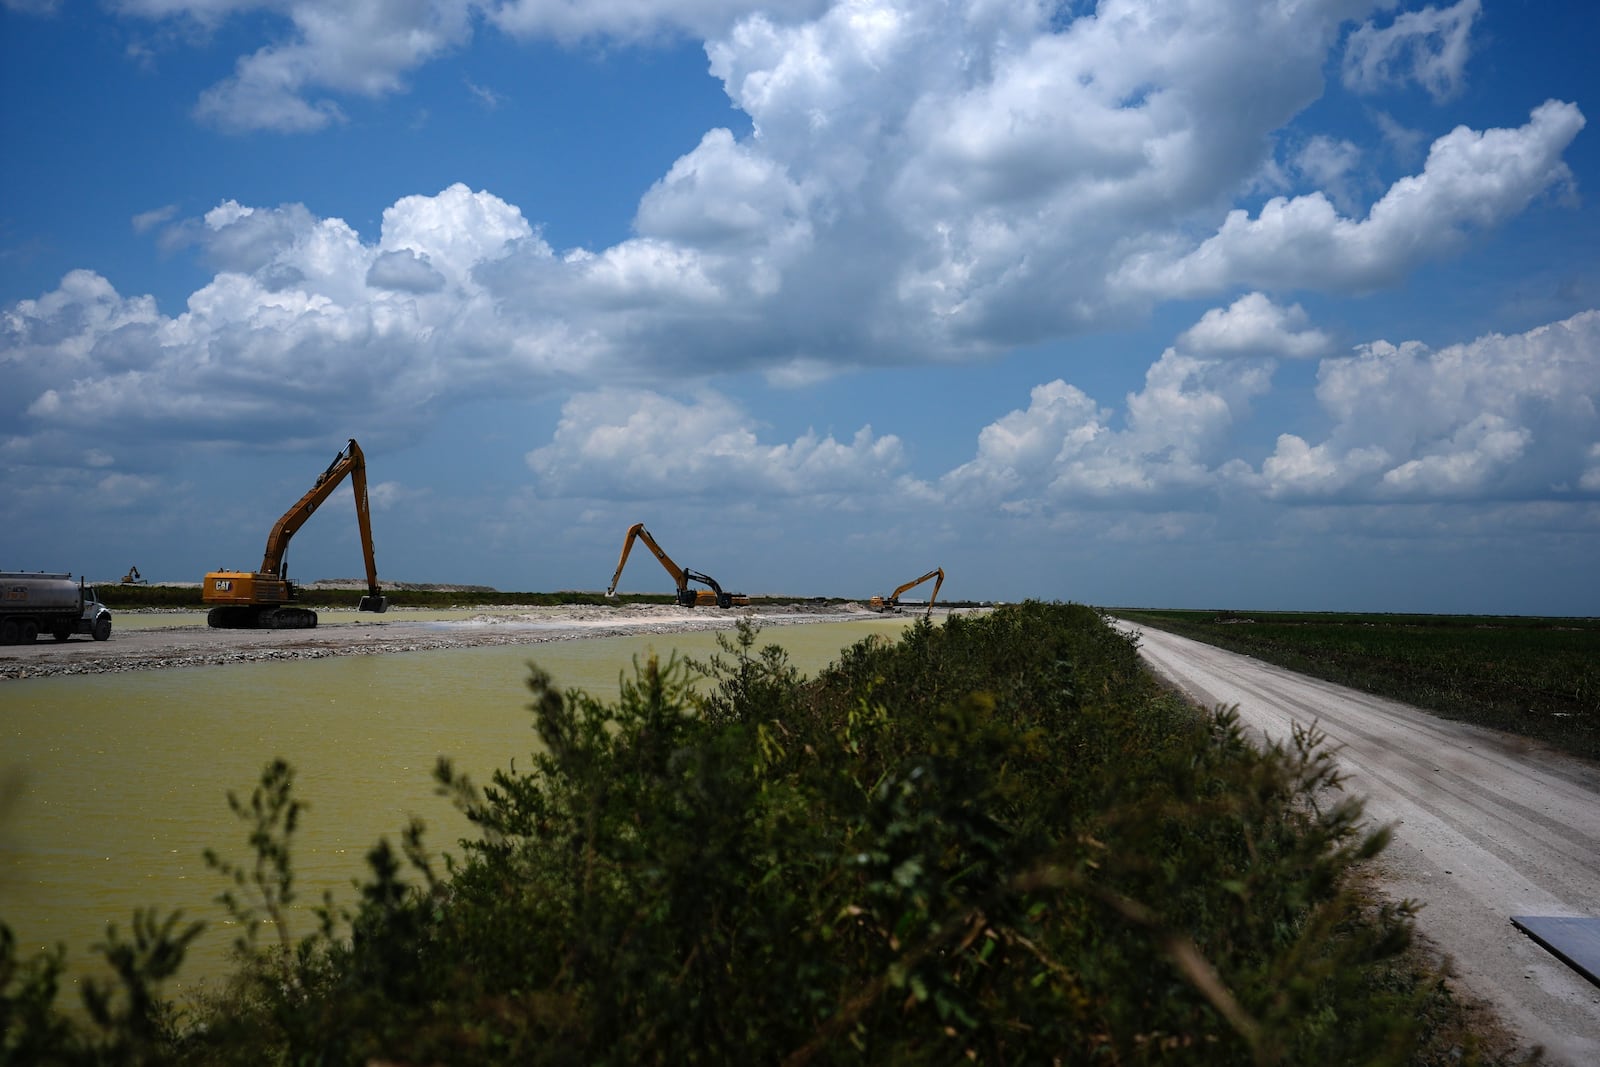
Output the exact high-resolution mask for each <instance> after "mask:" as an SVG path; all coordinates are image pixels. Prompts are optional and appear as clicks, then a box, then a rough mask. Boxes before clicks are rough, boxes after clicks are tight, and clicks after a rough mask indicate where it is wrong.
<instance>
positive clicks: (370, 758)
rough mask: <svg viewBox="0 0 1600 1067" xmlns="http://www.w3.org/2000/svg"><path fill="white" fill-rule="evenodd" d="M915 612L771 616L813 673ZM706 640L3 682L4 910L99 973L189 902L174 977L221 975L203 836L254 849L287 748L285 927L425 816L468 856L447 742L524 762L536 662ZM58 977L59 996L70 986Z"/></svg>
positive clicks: (486, 762)
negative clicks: (254, 812)
mask: <svg viewBox="0 0 1600 1067" xmlns="http://www.w3.org/2000/svg"><path fill="white" fill-rule="evenodd" d="M908 621H909V620H907V619H905V618H901V617H891V618H874V619H871V620H864V621H860V622H846V623H818V624H808V625H792V626H779V627H772V628H769V629H767V630H764V631H762V633H761V635H760V641H759V643H760V644H761V645H767V644H778V645H781V646H783V647H784V648H785V649H786V650H787V652H788V653H789V657H790V661H791V662H792V663H794V664H795V666H796V667H797V668H799V669H800V670H801V671H802V672H803V673H805V674H812V673H815V672H816V671H817V670H819V669H821V668H822V667H824V666H826V665H827V664H828V663H830V662H832V661H833V660H834V659H836V658H837V656H838V653H839V651H840V650H841V649H843V648H845V647H847V646H849V645H850V644H853V643H854V642H856V641H859V640H861V639H862V638H863V637H865V636H867V635H868V634H872V633H887V634H890V635H892V634H895V633H898V632H899V630H900V629H901V628H902V627H904V626H905V625H907V624H908ZM674 650H676V651H678V652H680V653H682V654H686V655H690V656H694V657H698V658H705V657H707V656H709V655H711V654H712V653H714V652H716V651H717V646H716V635H715V634H714V633H684V634H668V635H658V634H641V635H628V636H612V637H595V638H588V639H584V640H573V641H559V642H551V643H546V644H539V645H532V646H513V647H491V648H468V649H453V650H443V651H431V652H416V653H400V654H392V655H375V656H342V657H336V658H330V659H320V660H289V661H284V662H278V663H247V664H235V665H228V666H219V667H199V668H187V669H168V670H150V671H132V672H121V673H108V674H89V675H71V676H56V677H50V678H40V679H32V680H22V681H10V682H0V919H3V920H4V921H5V922H6V923H7V924H8V925H10V926H11V928H12V930H13V932H14V933H15V934H16V935H17V940H18V948H19V950H20V952H21V953H22V954H23V956H24V957H27V956H31V955H32V954H33V953H34V952H36V951H38V950H39V949H42V948H44V947H46V946H49V945H53V944H56V943H61V944H65V945H66V946H67V950H68V967H69V972H70V974H71V975H72V976H73V978H74V980H76V978H77V977H81V976H82V975H84V974H91V973H101V970H102V969H101V967H100V966H99V962H98V957H96V956H94V955H93V954H92V953H91V952H90V951H89V948H90V946H91V945H93V944H94V943H95V942H97V941H100V940H102V939H103V938H104V935H105V929H106V924H107V923H108V922H113V923H115V924H116V925H117V927H118V929H119V930H120V931H122V932H123V933H124V934H126V933H127V931H128V930H129V929H130V925H131V920H132V917H133V913H134V910H135V909H136V908H147V907H152V906H154V907H159V908H160V909H162V913H163V914H165V913H166V912H167V911H170V910H171V909H174V908H181V909H182V910H183V913H184V916H185V918H186V919H201V920H204V921H205V922H206V924H207V930H206V932H205V933H204V934H203V935H202V936H201V937H200V939H199V940H198V941H197V942H196V943H195V945H194V946H193V947H192V949H191V951H190V956H189V959H188V961H187V962H186V964H185V966H184V969H183V971H182V973H181V975H180V978H181V981H179V982H175V983H172V984H170V985H169V987H168V989H169V992H181V991H182V990H183V989H184V988H186V987H187V988H193V986H194V984H195V983H197V982H200V981H203V980H206V979H209V978H215V977H216V976H218V975H220V974H222V973H224V971H225V969H226V957H227V952H228V948H229V946H230V945H231V944H232V942H233V940H234V937H235V936H236V930H234V929H233V928H232V927H231V926H230V925H229V922H228V920H227V915H226V912H225V911H224V910H223V909H222V907H221V906H220V905H218V904H217V903H216V901H215V898H216V897H217V895H218V894H219V893H220V892H221V891H222V890H223V889H224V888H225V883H224V880H223V878H222V876H221V875H220V874H219V873H217V872H216V871H213V870H211V869H210V868H208V867H207V866H206V864H205V862H204V859H203V854H204V851H205V850H206V849H207V848H211V849H214V850H216V851H217V852H218V853H220V854H221V855H222V856H223V857H224V858H227V859H231V860H234V861H236V862H241V863H242V862H246V861H250V860H252V859H253V854H252V853H251V852H250V850H249V849H248V846H247V843H246V835H247V832H248V831H247V828H246V827H245V825H244V824H243V823H241V822H240V821H239V820H238V819H237V817H236V816H234V814H233V813H232V812H231V811H230V810H229V807H228V802H227V795H228V793H229V792H230V791H232V792H233V793H235V794H236V795H238V796H239V797H240V798H241V799H243V800H245V801H248V799H249V797H250V793H251V790H252V789H253V787H254V786H255V784H256V783H257V781H258V780H259V779H260V776H261V771H262V769H263V768H264V767H265V766H266V765H267V764H268V763H269V762H271V761H272V760H274V759H276V758H278V757H282V758H283V759H285V760H287V761H288V762H289V763H290V764H291V765H292V766H293V767H294V769H295V772H296V775H295V795H296V796H297V797H298V798H299V799H300V800H301V801H303V802H304V803H305V804H306V810H305V812H304V813H303V815H302V818H301V822H300V829H299V831H298V833H297V834H296V837H295V840H294V842H293V845H292V856H293V864H294V870H295V872H296V875H297V881H296V890H297V892H298V894H299V899H298V902H297V903H298V909H297V912H296V913H295V914H294V915H293V916H292V919H291V927H292V929H291V933H292V934H294V935H296V936H300V935H305V934H309V933H310V932H312V930H313V929H314V928H315V917H314V916H313V915H312V914H311V912H310V910H309V909H310V908H312V907H315V906H316V905H318V904H319V903H321V900H322V896H323V892H324V890H329V891H332V892H333V894H334V896H335V899H336V900H337V901H339V902H343V903H346V904H352V903H353V902H354V900H355V891H354V889H353V887H352V883H353V882H354V881H355V880H357V879H360V878H362V877H363V876H364V875H365V874H366V864H365V856H366V853H367V851H368V850H369V849H370V848H371V847H372V846H373V845H374V844H375V843H376V842H377V841H378V839H379V838H380V837H385V836H387V837H388V839H389V840H390V842H391V843H392V844H396V845H397V844H398V842H399V834H400V831H401V830H402V829H403V828H404V827H405V826H406V824H407V822H408V821H409V820H410V819H411V818H412V817H413V816H416V817H418V818H421V819H422V820H423V821H424V822H425V823H426V825H427V828H428V829H427V836H426V839H425V841H426V844H427V846H428V847H429V849H430V850H431V851H433V852H434V853H435V854H438V853H439V852H444V851H449V852H453V853H456V854H457V855H459V853H460V850H459V848H458V847H457V841H458V840H459V839H460V838H461V837H463V836H466V835H468V834H470V832H471V830H470V824H468V823H467V821H466V819H465V818H464V817H462V816H461V814H460V813H459V812H457V811H456V810H455V809H454V808H453V807H452V806H451V805H450V803H449V801H447V800H445V799H443V798H440V797H437V796H435V795H434V793H433V783H432V778H431V773H432V770H433V767H434V765H435V763H436V761H437V759H438V757H439V756H448V757H450V758H451V759H452V760H453V761H454V762H455V764H456V766H457V767H458V768H460V769H462V770H464V771H466V772H467V773H468V774H470V775H471V776H472V777H473V778H474V779H475V780H477V781H479V782H480V783H482V782H486V781H487V780H488V778H489V776H490V775H491V773H492V772H493V771H494V770H495V769H497V768H505V767H510V766H512V764H513V761H515V765H516V766H518V767H525V766H526V765H527V756H528V754H529V753H531V752H533V751H534V750H535V749H536V747H537V745H538V740H537V736H536V735H535V733H534V731H533V726H532V716H531V715H530V714H529V713H528V710H527V706H528V702H529V695H528V692H527V688H526V678H527V665H528V664H529V663H530V662H536V663H537V664H538V665H539V666H540V667H542V668H543V669H545V670H547V671H549V672H550V673H551V674H552V676H553V677H554V678H555V680H556V682H557V684H558V685H560V686H561V687H562V688H579V689H584V690H586V691H588V692H590V693H592V694H594V695H595V696H597V697H601V698H604V699H610V698H612V697H614V696H615V694H616V693H617V686H618V679H619V677H620V676H621V674H622V673H623V672H627V673H629V674H630V675H631V672H632V669H633V668H632V663H633V662H634V661H635V660H636V659H638V660H642V659H643V658H645V657H647V656H648V655H649V654H650V653H652V652H655V653H657V654H660V655H662V656H663V658H664V657H665V656H666V655H667V654H668V653H669V652H672V651H674ZM76 1000H77V998H76V994H75V993H72V992H70V991H68V992H66V993H64V995H63V998H62V1003H63V1006H70V1005H69V1004H67V1002H69V1001H70V1002H72V1003H76Z"/></svg>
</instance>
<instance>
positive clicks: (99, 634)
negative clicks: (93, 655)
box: [92, 619, 111, 641]
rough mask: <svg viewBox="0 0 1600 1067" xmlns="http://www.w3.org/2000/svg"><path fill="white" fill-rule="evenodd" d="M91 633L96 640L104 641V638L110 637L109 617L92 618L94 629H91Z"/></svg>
mask: <svg viewBox="0 0 1600 1067" xmlns="http://www.w3.org/2000/svg"><path fill="white" fill-rule="evenodd" d="M92 633H93V635H94V639H95V640H96V641H104V640H105V639H106V638H108V637H110V636H111V620H110V619H96V620H94V630H93V631H92Z"/></svg>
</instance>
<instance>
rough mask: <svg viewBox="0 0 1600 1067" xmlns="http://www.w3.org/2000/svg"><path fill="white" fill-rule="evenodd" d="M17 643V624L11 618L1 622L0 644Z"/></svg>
mask: <svg viewBox="0 0 1600 1067" xmlns="http://www.w3.org/2000/svg"><path fill="white" fill-rule="evenodd" d="M16 643H17V624H16V623H15V622H13V621H12V620H10V619H7V620H6V621H5V622H0V645H14V644H16Z"/></svg>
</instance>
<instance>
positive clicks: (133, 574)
mask: <svg viewBox="0 0 1600 1067" xmlns="http://www.w3.org/2000/svg"><path fill="white" fill-rule="evenodd" d="M122 584H123V585H149V584H150V583H149V582H148V581H146V580H145V577H144V575H142V574H140V573H139V568H138V567H129V568H128V573H127V574H124V575H123V576H122Z"/></svg>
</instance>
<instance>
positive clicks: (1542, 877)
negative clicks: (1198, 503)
mask: <svg viewBox="0 0 1600 1067" xmlns="http://www.w3.org/2000/svg"><path fill="white" fill-rule="evenodd" d="M1130 628H1131V627H1130ZM1140 649H1141V651H1142V653H1143V655H1144V657H1145V660H1146V661H1147V662H1148V663H1149V664H1150V665H1151V666H1152V667H1153V668H1154V669H1155V670H1157V671H1158V672H1159V673H1160V674H1162V675H1163V676H1164V677H1166V678H1167V679H1168V680H1169V681H1171V682H1172V683H1173V684H1174V685H1176V686H1177V687H1178V688H1179V689H1181V690H1182V691H1183V692H1185V693H1186V694H1187V695H1188V696H1190V697H1191V698H1192V699H1194V700H1195V701H1197V702H1198V703H1200V704H1202V705H1205V706H1207V707H1214V706H1216V705H1219V704H1222V705H1237V706H1238V709H1239V715H1240V718H1241V720H1242V721H1243V723H1244V725H1245V726H1246V727H1248V728H1250V729H1251V730H1253V731H1257V732H1258V733H1259V734H1260V735H1264V736H1266V737H1269V738H1272V739H1281V740H1288V738H1289V737H1290V734H1291V730H1292V726H1293V724H1295V723H1300V724H1302V725H1310V724H1312V723H1315V724H1316V725H1317V727H1318V728H1319V729H1321V730H1322V731H1323V732H1324V733H1326V734H1327V736H1328V742H1329V744H1331V745H1334V746H1336V747H1337V749H1338V754H1339V760H1340V764H1341V767H1342V769H1343V770H1344V771H1345V773H1346V774H1347V775H1348V776H1349V780H1348V783H1347V785H1346V789H1347V790H1348V791H1349V792H1351V793H1353V794H1355V795H1358V796H1364V797H1366V798H1367V800H1366V813H1367V816H1368V817H1369V818H1370V819H1371V820H1372V821H1373V822H1374V823H1376V824H1379V825H1384V824H1387V825H1390V826H1393V827H1394V840H1393V843H1392V844H1390V846H1389V848H1388V849H1387V850H1386V851H1385V852H1384V853H1383V855H1382V856H1381V857H1380V858H1379V872H1378V873H1379V877H1380V879H1381V880H1382V883H1383V885H1384V886H1385V887H1386V890H1387V891H1388V892H1390V893H1392V895H1393V896H1394V897H1395V898H1397V899H1399V898H1407V897H1409V898H1411V899H1413V900H1417V901H1421V902H1422V903H1423V904H1424V905H1425V907H1424V908H1423V910H1422V912H1421V914H1420V915H1419V916H1418V919H1417V928H1418V930H1419V931H1420V932H1421V933H1422V934H1423V935H1424V936H1425V937H1426V938H1427V939H1428V940H1430V941H1432V942H1433V943H1434V944H1435V945H1436V946H1438V947H1439V948H1440V949H1441V950H1442V951H1444V952H1445V953H1446V954H1447V955H1448V956H1449V957H1450V958H1451V959H1452V960H1453V961H1454V965H1455V969H1456V972H1457V976H1458V980H1459V984H1460V985H1461V986H1462V987H1464V988H1465V989H1466V990H1467V991H1468V992H1470V993H1473V994H1476V995H1477V996H1479V997H1481V998H1482V999H1484V1000H1486V1001H1488V1002H1489V1003H1490V1004H1491V1005H1492V1006H1493V1007H1494V1008H1495V1010H1496V1011H1497V1012H1498V1013H1499V1015H1500V1016H1501V1018H1502V1021H1503V1022H1505V1024H1506V1025H1507V1026H1509V1027H1512V1028H1513V1029H1515V1030H1517V1031H1518V1032H1519V1033H1520V1035H1521V1037H1522V1038H1523V1039H1524V1041H1525V1042H1527V1043H1529V1044H1539V1045H1543V1046H1544V1048H1545V1052H1546V1055H1547V1057H1548V1061H1547V1062H1552V1063H1561V1064H1571V1065H1573V1067H1579V1065H1584V1067H1587V1065H1590V1064H1597V1063H1600V987H1596V986H1594V985H1592V984H1590V983H1589V982H1588V981H1586V980H1585V979H1584V978H1583V977H1582V976H1580V975H1579V974H1578V973H1577V972H1576V971H1574V970H1572V969H1570V968H1569V967H1567V966H1566V965H1565V964H1563V963H1562V962H1561V961H1560V960H1558V959H1557V958H1556V957H1554V956H1552V955H1550V954H1549V953H1548V952H1546V951H1545V950H1544V949H1543V948H1541V947H1540V946H1539V945H1537V944H1536V943H1535V942H1533V941H1532V940H1530V939H1529V938H1527V937H1526V936H1524V935H1523V934H1522V933H1521V932H1520V931H1518V930H1517V929H1516V928H1515V927H1513V926H1512V925H1511V922H1510V916H1512V915H1537V916H1580V917H1595V916H1600V768H1597V767H1596V766H1595V765H1594V764H1590V763H1586V762H1584V761H1581V760H1575V759H1572V758H1570V757H1566V756H1563V755H1561V754H1559V753H1555V752H1552V751H1550V750H1549V749H1546V748H1544V747H1543V746H1540V745H1536V744H1534V743H1532V742H1528V741H1524V740H1521V739H1518V738H1514V737H1510V736H1508V735H1505V734H1500V733H1495V732H1492V731H1488V730H1482V729H1478V728H1475V727H1471V726H1467V725H1463V724H1459V723H1452V722H1447V721H1445V720H1442V719H1438V718H1435V717H1433V716H1430V715H1429V714H1427V713H1426V712H1423V711H1420V710H1418V709H1416V708H1412V707H1409V706H1406V705H1403V704H1397V703H1395V702H1393V701H1389V700H1383V699H1380V698H1377V697H1372V696H1368V695H1366V694H1364V693H1359V692H1356V691H1355V690H1352V689H1345V688H1343V687H1341V686H1336V685H1333V684H1331V683H1328V682H1321V681H1317V680H1315V679H1311V678H1306V677H1304V676H1302V675H1298V674H1294V673H1292V672H1290V671H1286V670H1283V669H1281V668H1278V667H1273V666H1269V665H1267V664H1264V663H1261V662H1260V661H1258V660H1254V659H1251V658H1249V657H1247V656H1240V655H1236V654H1234V653H1231V652H1224V651H1222V650H1220V649H1217V648H1213V647H1211V646H1209V645H1205V644H1201V643H1199V642H1196V641H1190V640H1187V639H1185V638H1181V637H1175V636H1173V635H1171V634H1167V633H1162V632H1160V631H1157V630H1143V631H1142V638H1141V641H1140Z"/></svg>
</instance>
